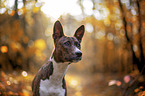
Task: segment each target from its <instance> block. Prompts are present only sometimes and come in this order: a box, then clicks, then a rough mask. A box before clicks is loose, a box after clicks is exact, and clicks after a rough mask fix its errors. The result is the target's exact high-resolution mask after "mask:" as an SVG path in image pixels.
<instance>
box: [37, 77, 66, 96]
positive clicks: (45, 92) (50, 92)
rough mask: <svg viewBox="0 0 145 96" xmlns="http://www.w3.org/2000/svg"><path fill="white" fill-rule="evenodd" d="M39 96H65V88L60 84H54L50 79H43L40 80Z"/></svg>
mask: <svg viewBox="0 0 145 96" xmlns="http://www.w3.org/2000/svg"><path fill="white" fill-rule="evenodd" d="M39 88H40V89H39V93H40V96H65V89H63V88H62V83H61V84H60V85H54V84H53V82H51V80H48V79H45V80H41V81H40V87H39Z"/></svg>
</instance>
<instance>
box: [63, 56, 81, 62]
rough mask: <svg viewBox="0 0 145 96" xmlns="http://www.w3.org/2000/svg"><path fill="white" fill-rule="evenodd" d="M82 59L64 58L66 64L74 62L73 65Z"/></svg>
mask: <svg viewBox="0 0 145 96" xmlns="http://www.w3.org/2000/svg"><path fill="white" fill-rule="evenodd" d="M81 59H82V56H81V57H71V58H67V57H66V58H65V60H66V61H68V62H71V63H72V62H74V63H76V62H78V61H80V60H81Z"/></svg>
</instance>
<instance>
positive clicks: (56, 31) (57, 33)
mask: <svg viewBox="0 0 145 96" xmlns="http://www.w3.org/2000/svg"><path fill="white" fill-rule="evenodd" d="M62 36H64V33H63V28H62V25H61V23H60V22H59V21H56V22H55V24H54V28H53V39H54V41H55V40H56V39H59V38H61V37H62Z"/></svg>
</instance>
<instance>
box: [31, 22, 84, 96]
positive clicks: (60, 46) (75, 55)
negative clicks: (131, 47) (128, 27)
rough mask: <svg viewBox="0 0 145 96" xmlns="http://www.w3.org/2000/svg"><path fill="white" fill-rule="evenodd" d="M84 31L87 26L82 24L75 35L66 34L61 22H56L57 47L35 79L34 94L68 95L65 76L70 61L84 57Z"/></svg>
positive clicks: (54, 38)
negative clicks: (82, 47) (82, 45)
mask: <svg viewBox="0 0 145 96" xmlns="http://www.w3.org/2000/svg"><path fill="white" fill-rule="evenodd" d="M84 32H85V28H84V25H82V26H80V27H79V28H78V29H77V30H76V32H75V34H74V36H73V37H68V36H65V35H64V33H63V27H62V25H61V23H60V22H59V21H56V22H55V24H54V28H53V40H54V45H55V48H54V51H53V52H52V56H51V57H50V60H48V62H47V63H46V64H44V65H43V66H42V67H41V68H40V69H39V71H38V73H37V74H36V76H35V78H34V80H33V83H32V91H33V96H67V91H66V83H65V79H64V76H65V73H66V71H67V69H68V67H69V65H70V63H73V62H78V61H80V60H81V59H82V52H81V51H80V49H81V46H80V43H81V41H82V37H83V35H84Z"/></svg>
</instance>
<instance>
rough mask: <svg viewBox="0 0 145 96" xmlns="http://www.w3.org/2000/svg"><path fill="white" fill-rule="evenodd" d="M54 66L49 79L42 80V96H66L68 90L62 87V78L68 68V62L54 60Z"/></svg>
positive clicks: (40, 89)
mask: <svg viewBox="0 0 145 96" xmlns="http://www.w3.org/2000/svg"><path fill="white" fill-rule="evenodd" d="M52 61H53V60H52ZM53 68H54V69H53V73H52V75H50V76H49V78H48V79H45V80H42V79H41V80H40V87H39V93H40V96H65V91H66V90H65V89H64V88H63V87H62V86H63V82H62V80H63V77H64V75H65V72H66V70H67V68H68V63H56V62H55V61H53Z"/></svg>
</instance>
